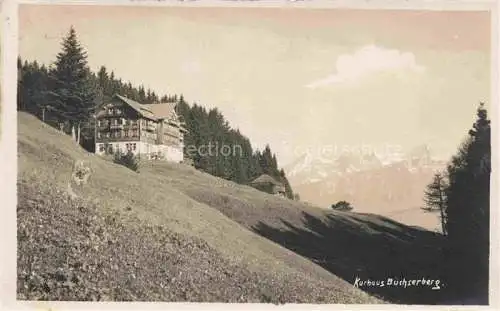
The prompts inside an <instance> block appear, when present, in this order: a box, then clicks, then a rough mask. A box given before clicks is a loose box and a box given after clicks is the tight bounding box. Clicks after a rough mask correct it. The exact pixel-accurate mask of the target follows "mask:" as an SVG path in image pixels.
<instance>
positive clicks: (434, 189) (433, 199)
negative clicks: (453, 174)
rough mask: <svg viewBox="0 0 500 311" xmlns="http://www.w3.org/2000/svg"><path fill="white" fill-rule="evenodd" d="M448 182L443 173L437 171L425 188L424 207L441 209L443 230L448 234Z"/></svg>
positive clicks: (431, 209)
mask: <svg viewBox="0 0 500 311" xmlns="http://www.w3.org/2000/svg"><path fill="white" fill-rule="evenodd" d="M446 186H447V185H446V182H445V178H444V176H443V175H442V174H441V173H436V174H435V175H434V178H433V180H432V182H431V183H430V184H429V185H427V188H426V190H425V199H424V200H425V204H426V207H425V208H424V209H425V210H427V211H431V212H433V211H439V213H440V219H441V230H442V232H443V234H444V235H446V232H447V230H446V195H445V191H446Z"/></svg>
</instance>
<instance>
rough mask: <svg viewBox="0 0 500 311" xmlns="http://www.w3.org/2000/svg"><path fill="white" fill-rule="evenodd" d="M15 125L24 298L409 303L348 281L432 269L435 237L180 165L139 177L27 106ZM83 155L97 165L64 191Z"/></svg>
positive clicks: (408, 297) (146, 168)
mask: <svg viewBox="0 0 500 311" xmlns="http://www.w3.org/2000/svg"><path fill="white" fill-rule="evenodd" d="M18 123H19V125H18V130H19V140H18V152H19V153H18V160H19V161H18V163H19V173H18V199H19V200H18V201H19V202H18V267H17V269H18V271H17V273H18V298H19V299H29V300H33V299H43V300H138V301H152V300H154V301H196V302H199V301H207V302H208V301H211V302H214V301H218V302H272V303H286V302H308V303H364V304H366V303H380V302H383V300H385V301H388V302H403V303H412V302H413V303H414V302H419V301H418V298H417V297H419V295H421V294H422V292H421V291H418V290H416V291H415V290H413V291H412V290H408V289H406V290H405V291H401V290H383V289H374V290H369V291H370V294H367V293H365V292H364V291H361V290H359V289H357V288H355V287H353V286H352V285H351V284H349V282H353V281H354V278H355V276H361V277H363V276H366V277H382V276H384V275H385V276H387V274H388V273H390V274H398V273H399V274H402V273H405V275H408V276H412V275H415V276H416V275H421V274H425V275H426V276H431V275H427V274H432V273H436V271H439V267H438V266H437V263H436V262H437V261H438V259H439V258H438V256H439V252H438V249H439V243H440V237H439V235H437V234H434V233H431V232H427V231H423V230H420V229H416V228H410V227H407V226H404V225H401V224H399V223H396V222H394V221H391V220H389V219H386V218H382V217H378V216H375V215H362V214H355V213H342V212H334V211H325V210H322V209H319V208H316V207H313V206H310V205H307V204H304V203H301V202H296V201H290V200H287V199H283V198H279V197H274V196H271V195H267V194H265V193H261V192H258V191H256V190H254V189H252V188H250V187H247V186H242V185H237V184H234V183H232V182H229V181H225V180H221V179H219V178H216V177H213V176H210V175H208V174H205V173H202V172H199V171H197V170H195V169H194V168H191V167H187V166H184V165H180V164H171V163H161V162H154V163H143V164H142V166H141V170H140V173H139V174H137V173H135V172H133V171H131V170H129V169H127V168H125V167H122V166H119V165H116V164H113V163H111V162H110V161H109V160H105V159H102V158H99V157H97V156H94V155H92V154H89V153H87V152H85V151H84V150H83V149H81V148H79V147H78V146H77V145H76V144H75V143H74V142H73V141H71V139H70V138H69V137H67V136H64V135H62V134H61V133H59V132H57V131H56V130H54V129H52V128H50V127H48V126H46V125H44V124H42V123H41V122H40V121H39V120H38V119H36V118H35V117H33V116H31V115H28V114H25V113H19V117H18ZM79 160H84V161H87V163H89V165H90V167H91V170H92V174H91V177H90V179H89V182H88V183H87V184H86V185H84V186H82V187H77V188H75V189H74V191H75V192H76V194H77V195H78V198H77V199H71V198H69V196H68V194H67V189H68V184H69V183H70V176H71V172H72V169H73V165H74V163H75V161H79ZM396 276H400V275H396ZM422 276H423V275H422ZM427 291H428V289H427ZM428 294H429V293H428ZM374 296H377V297H381V298H382V299H377V298H374ZM426 297H427V298H426V299H427V300H428V301H427V300H425V299H424V300H422V301H421V303H435V302H436V301H438V300H439V297H438V295H437V294H435V293H430V295H427V296H426Z"/></svg>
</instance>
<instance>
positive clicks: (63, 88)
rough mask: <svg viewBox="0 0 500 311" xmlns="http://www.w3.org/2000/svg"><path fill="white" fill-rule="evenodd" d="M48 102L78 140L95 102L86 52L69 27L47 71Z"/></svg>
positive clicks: (94, 92) (94, 90)
mask: <svg viewBox="0 0 500 311" xmlns="http://www.w3.org/2000/svg"><path fill="white" fill-rule="evenodd" d="M49 75H50V83H51V86H50V91H49V93H48V95H49V104H50V106H51V107H52V111H53V112H54V113H55V115H56V116H57V118H58V120H59V122H61V121H62V122H68V124H69V125H70V128H71V129H75V128H76V132H77V138H76V139H77V141H78V143H80V134H81V133H80V132H81V131H80V130H81V127H82V125H83V124H84V123H85V122H88V121H89V119H90V117H91V114H92V113H93V111H94V108H95V105H96V102H95V100H96V87H95V85H94V84H93V83H92V79H91V74H90V69H89V67H88V65H87V54H86V52H85V51H84V49H83V47H82V46H81V45H80V43H79V42H78V39H77V36H76V31H75V29H74V28H73V27H71V29H70V30H69V33H68V35H67V36H66V37H65V38H64V40H63V42H62V51H61V52H60V53H59V54H57V60H56V62H55V68H53V69H52V70H51V71H50V74H49Z"/></svg>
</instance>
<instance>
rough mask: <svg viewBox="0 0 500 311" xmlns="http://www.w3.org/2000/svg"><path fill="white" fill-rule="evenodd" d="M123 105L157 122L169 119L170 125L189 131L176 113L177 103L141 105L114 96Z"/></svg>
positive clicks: (185, 131) (122, 97)
mask: <svg viewBox="0 0 500 311" xmlns="http://www.w3.org/2000/svg"><path fill="white" fill-rule="evenodd" d="M114 97H115V98H118V99H119V100H121V101H122V102H123V103H125V104H127V105H128V106H130V107H131V108H132V109H134V110H135V111H136V112H137V113H139V115H141V116H143V117H145V118H148V119H151V120H154V121H157V120H162V119H167V120H168V122H169V123H170V124H173V125H176V126H177V127H179V129H180V130H181V131H182V132H183V133H187V132H188V131H187V130H186V128H185V123H184V122H181V121H180V120H179V118H178V116H177V114H176V112H175V106H176V103H161V104H148V105H146V104H140V103H138V102H136V101H135V100H132V99H130V98H127V97H125V96H121V95H118V94H115V95H114Z"/></svg>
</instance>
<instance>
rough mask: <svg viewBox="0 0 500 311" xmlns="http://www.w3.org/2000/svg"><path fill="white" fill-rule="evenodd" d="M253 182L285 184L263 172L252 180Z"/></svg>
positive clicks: (254, 183) (253, 183)
mask: <svg viewBox="0 0 500 311" xmlns="http://www.w3.org/2000/svg"><path fill="white" fill-rule="evenodd" d="M251 184H252V185H256V184H273V185H276V186H283V184H282V183H280V182H278V181H276V180H275V179H274V178H272V177H271V176H269V175H267V174H262V175H260V176H259V177H257V178H255V179H254V180H253V181H252V182H251Z"/></svg>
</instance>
